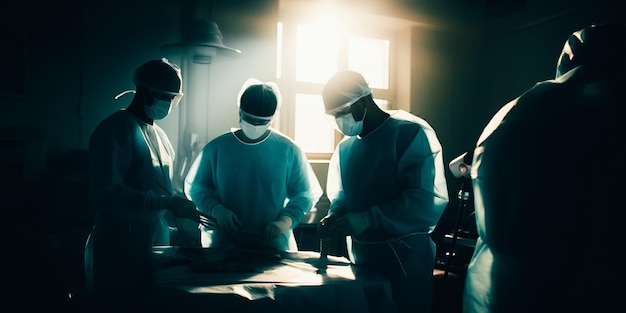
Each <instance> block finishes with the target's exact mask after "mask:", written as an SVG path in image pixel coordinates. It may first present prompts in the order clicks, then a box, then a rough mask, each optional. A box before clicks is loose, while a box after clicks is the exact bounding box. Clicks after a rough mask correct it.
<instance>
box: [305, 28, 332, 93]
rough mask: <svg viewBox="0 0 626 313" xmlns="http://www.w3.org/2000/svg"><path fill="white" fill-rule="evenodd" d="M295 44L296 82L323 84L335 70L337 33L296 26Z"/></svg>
mask: <svg viewBox="0 0 626 313" xmlns="http://www.w3.org/2000/svg"><path fill="white" fill-rule="evenodd" d="M296 44H297V46H296V80H297V81H300V82H309V83H320V84H321V83H325V82H326V80H328V78H329V77H330V76H331V75H332V74H334V73H335V71H336V70H337V53H338V52H337V51H338V40H337V31H336V30H335V31H333V29H332V28H330V27H321V26H313V25H307V24H298V30H297V43H296Z"/></svg>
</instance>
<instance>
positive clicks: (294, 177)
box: [185, 78, 322, 251]
mask: <svg viewBox="0 0 626 313" xmlns="http://www.w3.org/2000/svg"><path fill="white" fill-rule="evenodd" d="M281 100H282V99H281V94H280V91H279V89H278V86H277V85H276V84H275V83H274V82H261V81H259V80H257V79H254V78H252V79H249V80H247V81H246V82H245V83H244V84H243V86H242V88H241V91H240V93H239V96H238V98H237V105H238V107H239V123H240V126H241V127H240V128H235V129H232V130H231V131H228V132H226V133H224V134H222V135H220V136H218V137H216V138H214V139H212V140H211V141H210V142H208V143H207V144H206V145H205V146H204V148H203V149H202V151H201V154H200V155H199V156H198V158H197V159H196V161H195V162H194V165H193V166H192V167H191V169H190V171H189V174H188V175H187V178H186V180H185V181H186V185H187V186H188V190H187V191H186V192H187V193H188V194H189V196H190V197H191V199H192V200H193V201H194V202H195V203H197V204H198V208H199V209H200V210H201V211H203V212H204V213H207V214H209V215H211V216H213V217H214V218H215V219H216V221H217V228H215V229H208V228H207V227H202V233H201V239H202V245H203V246H204V247H212V248H226V249H228V248H245V249H259V248H260V249H264V250H266V251H296V250H298V246H297V243H296V240H295V237H294V234H293V228H294V227H296V226H297V225H298V224H299V223H300V222H301V221H302V219H303V218H304V215H305V214H307V213H308V212H309V211H310V210H311V208H312V207H313V206H314V205H315V204H316V202H317V201H318V199H319V197H320V196H321V195H322V189H321V187H320V185H319V182H318V180H317V178H316V176H315V174H314V173H313V170H312V168H311V166H310V164H309V162H308V160H307V157H306V155H305V154H304V152H303V151H302V149H301V148H300V147H299V146H297V145H296V144H295V142H294V141H293V140H292V139H290V138H289V137H287V136H285V135H283V134H282V133H280V132H279V131H278V130H276V129H273V128H272V127H271V122H272V119H273V118H274V114H275V113H276V111H277V109H278V108H279V106H280V103H281Z"/></svg>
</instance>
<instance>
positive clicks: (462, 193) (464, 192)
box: [443, 177, 472, 286]
mask: <svg viewBox="0 0 626 313" xmlns="http://www.w3.org/2000/svg"><path fill="white" fill-rule="evenodd" d="M471 183H472V181H471V180H470V179H469V178H467V177H461V188H460V189H459V193H458V199H459V210H458V212H457V215H456V221H455V222H454V231H453V232H452V241H451V242H450V249H449V250H448V255H446V266H445V268H444V273H443V285H444V286H445V285H446V281H447V279H448V273H449V272H450V260H451V259H452V255H453V254H455V250H456V241H457V237H458V233H459V223H460V221H461V216H462V215H463V212H465V208H466V207H467V201H468V200H469V199H470V195H471V192H470V191H471V187H472V184H471Z"/></svg>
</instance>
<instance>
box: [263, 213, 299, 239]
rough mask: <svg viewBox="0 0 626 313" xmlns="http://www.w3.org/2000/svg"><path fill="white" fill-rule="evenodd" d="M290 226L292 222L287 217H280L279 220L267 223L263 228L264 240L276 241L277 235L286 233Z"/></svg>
mask: <svg viewBox="0 0 626 313" xmlns="http://www.w3.org/2000/svg"><path fill="white" fill-rule="evenodd" d="M292 224H293V221H292V220H291V218H290V217H288V216H281V217H280V218H279V219H277V220H275V221H271V222H269V223H267V225H266V226H265V239H267V240H272V239H276V237H278V235H280V234H282V233H284V232H286V231H288V230H289V229H290V228H291V225H292Z"/></svg>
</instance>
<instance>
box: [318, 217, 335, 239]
mask: <svg viewBox="0 0 626 313" xmlns="http://www.w3.org/2000/svg"><path fill="white" fill-rule="evenodd" d="M336 221H337V216H335V215H331V214H328V215H326V216H324V217H322V219H321V220H320V222H319V224H317V232H318V233H319V234H320V235H322V236H326V235H329V233H330V231H329V227H330V225H332V224H333V223H334V222H336Z"/></svg>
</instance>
